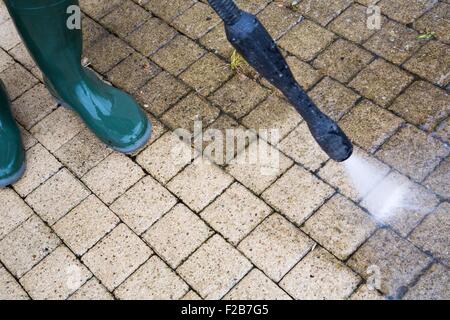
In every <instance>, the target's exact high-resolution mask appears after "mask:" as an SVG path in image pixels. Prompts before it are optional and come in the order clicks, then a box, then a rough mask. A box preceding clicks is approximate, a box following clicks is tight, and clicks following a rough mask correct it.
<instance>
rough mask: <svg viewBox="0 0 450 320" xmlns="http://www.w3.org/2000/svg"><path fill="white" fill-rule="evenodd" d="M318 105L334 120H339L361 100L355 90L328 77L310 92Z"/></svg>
mask: <svg viewBox="0 0 450 320" xmlns="http://www.w3.org/2000/svg"><path fill="white" fill-rule="evenodd" d="M309 96H310V97H311V99H312V100H313V101H314V103H316V105H317V106H318V107H319V108H320V109H321V110H322V111H323V112H325V113H326V114H327V115H328V116H330V117H331V118H332V119H334V120H339V119H340V118H342V116H343V115H344V114H346V113H347V112H348V110H350V109H351V108H352V107H353V106H354V105H355V103H356V101H357V100H358V99H359V95H357V94H356V93H355V92H354V91H353V90H351V89H349V88H347V87H345V86H344V85H342V84H340V83H339V82H337V81H335V80H333V79H331V78H329V77H326V78H324V79H323V80H322V81H321V82H319V83H318V84H317V85H316V86H315V87H314V89H312V90H311V91H310V92H309Z"/></svg>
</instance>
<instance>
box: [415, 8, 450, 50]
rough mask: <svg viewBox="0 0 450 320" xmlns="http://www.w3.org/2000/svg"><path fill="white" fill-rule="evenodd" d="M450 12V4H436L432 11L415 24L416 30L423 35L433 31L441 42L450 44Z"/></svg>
mask: <svg viewBox="0 0 450 320" xmlns="http://www.w3.org/2000/svg"><path fill="white" fill-rule="evenodd" d="M449 11H450V5H449V3H445V2H439V3H436V5H435V6H434V7H433V9H432V10H430V11H428V12H427V13H425V14H424V15H423V16H421V17H420V18H419V19H418V20H416V21H415V22H414V28H416V29H417V30H418V31H419V32H423V33H426V32H429V31H430V30H432V32H434V33H435V35H436V37H437V38H438V39H439V40H441V41H443V42H445V43H447V44H448V43H450V35H449V33H448V30H449V28H450V22H449V20H448V12H449Z"/></svg>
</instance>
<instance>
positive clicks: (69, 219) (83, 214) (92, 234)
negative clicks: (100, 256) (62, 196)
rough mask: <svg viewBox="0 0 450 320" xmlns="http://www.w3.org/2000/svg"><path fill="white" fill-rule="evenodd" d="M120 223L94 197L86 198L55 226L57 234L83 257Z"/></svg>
mask: <svg viewBox="0 0 450 320" xmlns="http://www.w3.org/2000/svg"><path fill="white" fill-rule="evenodd" d="M118 223H119V218H117V216H115V215H114V213H112V212H111V210H109V209H108V208H107V207H106V206H105V205H104V204H103V203H102V202H101V201H100V200H99V199H98V198H97V197H95V196H94V195H91V196H89V197H88V198H86V199H85V200H84V201H83V202H82V203H80V205H78V206H77V207H76V208H74V209H73V210H72V211H70V212H69V213H68V214H67V215H66V216H65V217H63V218H62V219H61V220H59V221H58V222H57V223H56V224H55V225H54V227H53V228H54V230H55V232H56V233H57V234H58V235H59V236H60V237H61V239H63V240H64V243H65V244H66V245H67V246H68V247H69V248H70V249H72V251H73V252H74V253H75V254H76V255H78V256H81V255H83V254H84V253H85V252H86V251H87V250H88V249H90V248H91V247H92V246H94V245H95V244H96V243H97V242H98V241H99V240H100V239H101V238H103V237H104V236H105V235H106V234H107V233H109V232H110V231H111V230H112V229H114V227H115V226H116V225H117V224H118Z"/></svg>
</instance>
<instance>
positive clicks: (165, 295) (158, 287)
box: [115, 256, 189, 300]
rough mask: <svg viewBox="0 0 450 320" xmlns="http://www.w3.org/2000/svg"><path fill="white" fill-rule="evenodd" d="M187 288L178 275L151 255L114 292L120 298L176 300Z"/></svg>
mask: <svg viewBox="0 0 450 320" xmlns="http://www.w3.org/2000/svg"><path fill="white" fill-rule="evenodd" d="M188 290H189V288H188V286H187V284H186V283H185V282H184V281H183V280H182V279H180V277H178V276H177V275H176V274H175V273H174V272H173V271H172V270H171V269H170V268H169V267H168V266H167V265H166V264H165V263H164V262H163V261H162V260H161V259H159V258H158V257H156V256H153V257H152V258H150V260H149V261H147V262H146V263H145V264H144V265H143V266H142V267H141V268H139V269H138V270H137V271H136V272H135V273H134V274H133V275H131V277H130V278H128V279H127V280H126V281H125V282H124V283H123V284H122V285H121V286H120V287H119V288H117V289H116V291H115V294H116V296H117V297H118V298H119V299H122V300H176V299H180V298H181V297H183V296H184V295H185V294H186V292H187V291H188Z"/></svg>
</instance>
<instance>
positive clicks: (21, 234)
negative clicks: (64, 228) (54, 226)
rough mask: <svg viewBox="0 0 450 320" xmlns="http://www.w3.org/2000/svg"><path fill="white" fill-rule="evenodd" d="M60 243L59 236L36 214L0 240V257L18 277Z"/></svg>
mask: <svg viewBox="0 0 450 320" xmlns="http://www.w3.org/2000/svg"><path fill="white" fill-rule="evenodd" d="M59 244H60V240H59V238H58V237H57V236H56V235H55V234H54V233H53V232H52V231H51V230H50V228H49V227H47V226H46V225H45V224H44V223H43V222H42V220H41V219H39V218H38V217H37V216H36V215H32V216H31V217H30V218H29V219H28V220H27V221H25V222H24V223H22V224H21V225H20V226H19V227H18V228H16V229H15V230H14V231H12V232H11V233H9V234H8V235H7V236H6V237H5V238H4V239H3V240H2V241H0V259H1V261H2V263H3V264H4V265H5V266H6V267H7V268H8V270H9V271H10V272H12V273H13V275H14V276H16V277H18V278H20V277H22V276H23V275H24V274H25V273H26V272H28V271H29V270H30V269H31V268H33V266H34V265H36V264H37V263H38V262H39V261H41V260H42V259H43V258H45V257H46V256H47V255H48V254H50V253H51V252H52V251H53V250H54V249H55V248H56V247H57V246H58V245H59Z"/></svg>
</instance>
